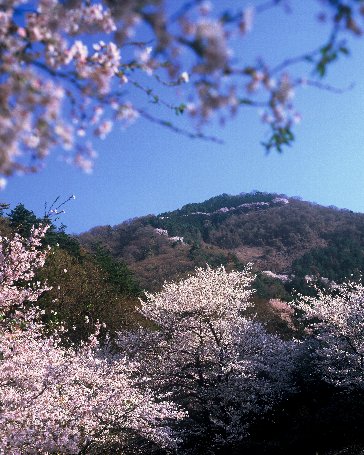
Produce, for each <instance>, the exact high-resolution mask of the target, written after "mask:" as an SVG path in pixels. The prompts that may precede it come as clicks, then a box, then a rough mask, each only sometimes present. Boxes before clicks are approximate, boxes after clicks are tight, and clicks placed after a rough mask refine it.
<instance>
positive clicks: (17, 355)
mask: <svg viewBox="0 0 364 455" xmlns="http://www.w3.org/2000/svg"><path fill="white" fill-rule="evenodd" d="M45 231H46V228H42V227H40V228H37V229H33V230H32V233H31V236H30V238H29V240H25V239H23V238H21V237H20V236H19V235H15V237H14V239H13V240H10V241H8V240H5V239H1V265H0V274H1V275H0V276H1V282H0V303H1V307H0V309H1V313H2V314H1V313H0V315H1V319H0V453H7V454H14V455H15V454H18V453H56V452H57V453H59V452H61V453H69V454H74V453H90V452H91V453H100V451H103V450H120V449H121V448H123V449H124V452H123V453H127V450H131V452H132V453H135V451H133V442H134V441H135V439H138V438H139V439H141V440H142V441H152V442H153V443H155V444H157V445H159V446H161V447H166V446H173V445H175V444H176V440H175V438H174V437H173V435H172V432H171V430H170V428H169V426H168V422H169V421H170V420H171V419H180V418H183V417H184V413H183V412H180V411H178V409H177V408H176V406H174V405H173V404H171V403H170V402H169V401H167V400H166V399H165V398H164V397H162V396H160V395H159V396H156V395H155V394H154V393H152V392H151V391H149V390H148V389H146V388H144V387H143V384H142V383H141V381H136V380H135V379H133V372H134V370H136V365H135V364H132V363H130V362H128V361H127V360H126V359H125V358H123V357H117V358H115V357H113V356H111V355H107V353H105V352H103V351H102V350H101V348H100V346H99V344H98V341H97V331H96V333H95V334H93V335H92V336H91V337H90V338H89V340H88V341H87V343H84V344H83V345H82V346H81V348H80V349H78V350H76V349H74V348H65V347H62V344H61V339H60V332H58V333H54V334H53V335H48V336H45V335H44V327H43V325H42V323H41V322H40V310H39V309H38V308H36V307H35V308H34V307H33V309H26V308H25V307H24V303H25V302H26V301H36V300H37V298H38V297H39V295H40V293H42V292H44V290H46V287H45V286H41V285H40V284H39V283H36V285H35V286H33V285H32V284H31V283H32V280H33V278H34V274H35V271H36V269H37V268H39V267H41V266H42V265H43V263H44V259H45V255H46V254H45V253H42V252H40V251H39V250H38V247H39V246H40V243H41V240H42V238H43V237H44V234H45ZM98 328H99V327H96V329H98ZM59 330H62V329H61V328H60V329H59ZM134 449H135V447H134Z"/></svg>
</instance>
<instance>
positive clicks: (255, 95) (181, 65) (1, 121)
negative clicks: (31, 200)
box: [0, 0, 364, 175]
mask: <svg viewBox="0 0 364 455" xmlns="http://www.w3.org/2000/svg"><path fill="white" fill-rule="evenodd" d="M216 3H218V2H216ZM255 3H256V5H255V7H245V8H244V7H242V8H241V9H236V8H239V7H240V5H239V6H238V7H237V6H236V5H234V9H233V8H231V9H224V8H223V7H222V6H221V5H218V4H216V5H214V2H208V1H202V0H192V1H186V2H172V1H169V0H125V1H116V0H1V2H0V76H1V79H0V173H1V174H3V175H11V174H12V173H14V172H19V171H22V172H24V171H34V170H36V169H38V168H39V166H40V165H41V164H42V162H43V160H44V158H45V157H46V156H47V154H48V153H49V151H50V150H51V149H52V148H53V147H56V146H61V147H63V148H64V149H65V150H66V159H67V160H68V161H70V162H73V163H75V164H76V165H78V166H80V167H81V168H83V169H84V170H86V171H87V170H90V169H91V168H92V159H93V157H94V156H95V151H94V150H93V146H92V143H91V141H90V138H91V136H92V135H96V136H98V137H100V138H104V137H105V136H106V135H107V134H108V133H109V132H110V131H111V129H112V128H113V123H114V122H115V121H119V122H122V124H124V125H128V124H129V123H131V122H133V121H134V120H136V118H137V117H139V116H142V117H145V118H147V119H149V120H151V121H154V122H157V123H159V124H161V125H164V126H165V127H167V128H171V129H173V130H175V131H176V132H179V133H182V134H187V135H189V136H191V137H205V136H203V134H202V133H201V131H200V127H201V125H202V124H203V123H204V122H205V121H207V120H209V119H210V118H211V116H212V115H213V114H214V113H218V115H219V118H220V120H222V121H223V120H224V119H225V118H227V117H228V116H230V115H232V114H235V113H236V112H237V110H238V109H239V108H241V107H244V106H245V107H246V106H253V107H257V108H258V109H260V110H261V112H262V119H263V121H264V122H266V123H267V124H268V125H269V127H270V129H271V136H270V139H269V140H268V141H267V142H266V144H265V146H266V148H267V149H268V150H270V149H271V148H273V149H274V148H275V149H277V150H279V151H280V150H281V149H282V146H284V145H285V144H289V143H290V142H292V140H293V133H292V127H293V125H294V123H295V122H296V121H297V120H298V119H299V114H298V113H297V112H296V109H295V107H294V106H293V103H292V100H293V95H294V91H295V89H296V88H297V87H298V86H300V85H302V84H306V85H307V84H309V85H310V84H311V85H315V86H320V82H319V80H314V81H310V80H308V79H306V78H304V77H295V76H293V75H292V74H291V75H290V74H289V72H288V69H289V67H290V66H291V65H293V64H296V63H300V62H301V63H302V62H304V63H306V64H307V65H308V66H309V70H310V71H311V69H312V67H313V69H314V71H315V72H316V74H317V75H318V76H319V77H322V76H324V75H325V72H326V68H327V65H328V64H329V63H331V62H332V61H334V60H336V59H337V58H338V57H339V56H340V55H342V54H347V53H348V49H347V47H346V46H345V43H343V41H342V39H341V38H340V37H341V32H347V31H349V32H350V33H353V34H356V35H360V34H361V33H362V26H361V22H360V21H361V19H362V17H361V16H362V15H363V12H364V9H363V5H362V2H361V1H359V0H348V1H346V2H340V1H334V0H325V1H321V2H320V5H321V6H320V8H321V9H322V12H321V14H320V19H321V20H326V21H327V22H329V23H332V33H331V34H330V37H329V38H328V40H327V42H326V43H324V44H322V45H321V46H319V47H318V48H317V49H315V50H313V51H312V52H311V51H308V52H307V53H306V54H305V55H302V56H295V57H293V58H292V59H289V60H286V61H284V62H281V63H277V65H276V66H275V67H269V66H268V64H266V63H265V62H264V61H263V60H262V59H259V61H258V62H240V61H239V59H238V57H239V56H233V54H232V52H231V48H232V41H233V40H237V39H240V40H242V43H243V45H244V37H245V35H246V34H248V33H249V32H250V31H251V30H252V28H253V25H254V21H256V20H258V18H259V15H261V14H264V13H265V12H266V11H267V10H269V9H270V8H272V7H280V6H283V7H286V8H287V4H288V1H287V0H262V1H259V2H258V1H257V2H255ZM293 3H294V2H293ZM214 6H216V9H214ZM293 7H294V5H293ZM176 88H177V90H178V95H179V99H180V102H177V104H175V103H174V102H173V101H170V100H171V99H172V100H175V99H176V96H175V92H176ZM171 90H173V96H172V97H171V96H170V94H169V92H170V91H171ZM137 92H140V93H141V94H143V95H145V97H146V98H147V99H148V100H149V101H152V103H155V104H158V105H160V106H162V107H164V108H167V109H170V110H172V111H173V112H175V113H176V114H181V113H183V112H185V111H186V112H188V113H189V114H190V115H191V116H192V118H193V119H194V120H195V124H196V126H197V130H196V132H188V131H185V130H183V129H182V128H180V127H178V126H176V125H174V123H173V122H171V121H170V119H168V120H165V119H163V118H160V117H157V116H155V113H154V112H153V111H152V112H151V111H150V110H146V109H145V108H142V107H141V106H140V105H138V101H137V100H138V96H136V93H137ZM177 99H178V98H177ZM205 138H206V137H205ZM210 139H212V140H214V138H210Z"/></svg>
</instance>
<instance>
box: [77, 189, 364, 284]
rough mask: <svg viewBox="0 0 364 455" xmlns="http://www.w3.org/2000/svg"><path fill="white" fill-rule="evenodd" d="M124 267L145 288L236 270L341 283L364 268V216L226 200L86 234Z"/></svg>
mask: <svg viewBox="0 0 364 455" xmlns="http://www.w3.org/2000/svg"><path fill="white" fill-rule="evenodd" d="M79 239H80V242H81V243H82V244H83V245H84V246H86V247H87V248H88V249H91V250H94V249H95V248H96V246H97V245H102V246H103V247H104V248H106V249H107V250H108V251H109V252H110V253H111V254H112V256H113V257H115V258H117V259H122V260H124V261H125V262H126V263H127V264H128V265H129V267H130V268H131V269H132V270H133V271H134V273H135V274H136V276H138V278H139V281H140V283H141V285H142V287H145V288H149V289H156V288H158V287H160V285H161V284H162V283H163V281H164V280H166V279H167V280H168V279H171V278H180V277H183V276H185V275H186V274H187V273H189V272H191V271H192V270H193V269H194V268H195V266H199V265H204V264H206V263H209V264H210V265H212V266H214V265H219V264H224V265H226V266H227V267H230V268H239V267H240V266H241V265H242V264H243V263H246V262H253V263H254V266H255V268H256V269H257V270H261V271H264V270H270V271H272V272H274V273H276V274H287V275H292V274H293V275H295V276H296V278H295V282H296V284H297V283H298V281H299V280H301V279H302V278H303V277H304V276H306V275H320V276H322V277H326V278H329V279H330V280H338V281H341V280H342V279H344V278H345V277H347V276H349V275H351V274H353V273H354V274H356V273H358V271H359V270H362V269H364V215H363V214H360V213H353V212H350V211H348V210H340V209H337V208H335V207H323V206H320V205H317V204H313V203H310V202H305V201H302V200H299V199H298V198H289V197H287V196H285V195H278V194H270V193H262V192H257V191H256V192H253V193H248V194H244V193H242V194H240V195H237V196H231V195H228V194H222V195H220V196H216V197H213V198H211V199H208V200H207V201H204V202H202V203H193V204H187V205H185V206H183V207H182V208H181V209H178V210H174V211H171V212H166V213H162V214H160V215H158V216H154V215H149V216H146V217H142V218H137V219H134V220H129V221H126V222H124V223H121V224H119V225H116V226H114V227H111V226H100V227H96V228H93V229H91V230H90V231H88V232H86V233H84V234H82V235H81V236H80V237H79Z"/></svg>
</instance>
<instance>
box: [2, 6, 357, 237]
mask: <svg viewBox="0 0 364 455" xmlns="http://www.w3.org/2000/svg"><path fill="white" fill-rule="evenodd" d="M225 3H226V4H228V3H230V4H231V2H228V1H226V2H225ZM251 3H253V4H254V2H251ZM292 4H293V5H296V7H295V13H294V14H293V15H291V16H286V15H285V14H284V13H282V11H278V10H277V11H274V12H271V13H269V14H266V15H265V16H264V17H261V18H260V19H259V22H258V23H257V25H256V28H255V29H254V31H253V33H252V35H251V36H250V37H249V38H248V39H246V40H245V41H244V44H243V45H241V46H236V47H235V49H234V51H235V54H236V56H237V57H239V56H240V55H242V56H243V57H244V58H243V61H245V62H246V61H249V59H253V56H257V55H263V56H264V57H265V58H266V59H267V60H268V61H269V62H271V63H274V62H279V61H280V60H282V59H283V58H285V57H288V56H292V55H296V54H300V53H301V52H304V51H307V50H309V49H311V48H314V47H316V46H317V44H320V43H321V42H322V41H323V38H324V37H325V36H326V32H327V30H325V27H324V26H320V25H317V23H316V22H315V21H313V20H312V16H314V7H313V5H315V2H314V1H307V2H292ZM351 49H352V56H351V57H349V58H348V59H343V60H342V61H340V62H338V63H336V64H334V65H333V66H332V67H331V70H330V74H329V78H328V79H327V82H330V83H331V84H333V85H336V86H338V87H347V86H349V85H350V84H351V83H352V82H355V87H354V88H353V89H352V90H349V91H347V92H346V93H344V94H341V95H336V94H332V93H328V92H324V91H322V90H317V89H312V88H306V89H303V90H301V91H300V92H298V93H297V96H296V105H297V107H298V110H299V111H300V113H301V114H302V116H303V120H302V123H301V124H300V125H298V127H297V128H296V136H297V140H296V142H295V143H294V145H293V146H292V147H291V148H290V149H287V150H286V151H285V152H284V153H283V154H281V155H279V154H277V153H275V152H272V153H270V154H269V155H266V153H265V152H264V150H263V148H262V147H261V145H260V141H261V140H262V139H263V138H264V134H265V131H266V128H265V126H264V125H262V124H261V122H260V120H259V117H258V115H257V114H256V112H255V111H254V110H250V109H249V110H245V111H244V110H242V111H240V114H239V115H238V116H237V117H236V118H234V119H233V120H232V121H231V122H230V123H228V124H227V125H226V126H225V127H224V128H222V127H220V126H219V125H217V124H211V125H210V126H208V127H207V128H206V129H205V133H206V134H213V135H216V136H219V137H220V138H222V139H223V140H224V141H225V144H224V145H218V144H213V143H209V142H204V141H198V140H191V139H187V138H185V137H182V136H180V135H176V134H174V133H172V132H170V131H167V130H165V129H163V128H162V127H158V126H156V125H154V124H151V123H148V122H147V121H145V120H139V121H138V122H136V123H135V124H134V125H132V126H131V127H130V128H128V129H127V130H125V131H124V130H121V129H120V128H118V127H117V128H115V130H114V131H113V133H112V134H111V135H110V136H109V137H108V138H107V139H106V140H104V141H96V142H95V146H96V148H97V150H98V153H99V157H98V159H97V161H96V164H95V170H94V172H93V173H92V174H91V175H88V174H83V173H82V172H81V171H79V170H78V169H75V168H72V167H71V166H69V165H66V164H64V163H63V162H62V161H61V160H60V158H59V154H57V153H54V154H53V155H52V156H51V157H50V159H49V160H48V163H47V167H46V168H45V169H44V171H42V172H40V173H38V174H35V175H29V176H23V177H19V176H17V177H13V178H10V179H9V182H8V185H7V187H6V189H5V190H4V191H3V192H2V194H1V196H2V197H1V199H2V201H4V202H8V203H10V204H11V206H12V207H14V206H15V205H16V204H17V203H19V202H22V203H24V204H25V206H26V207H27V208H29V209H31V210H34V211H35V212H36V214H38V215H42V213H43V207H44V203H45V202H48V203H50V202H52V201H53V200H54V199H55V198H56V197H57V196H60V197H61V199H62V198H63V199H66V198H67V197H68V196H69V195H70V194H75V195H76V200H75V201H70V203H69V204H68V206H67V207H66V213H65V214H64V215H63V217H62V221H63V222H64V223H65V224H66V225H67V227H68V231H69V232H71V233H78V232H81V231H85V230H87V229H89V228H91V227H93V226H96V225H105V224H110V225H114V224H117V223H120V222H122V221H124V220H126V219H129V218H133V217H137V216H141V215H146V214H149V213H154V214H157V213H160V212H164V211H167V210H173V209H175V208H178V207H180V206H181V205H183V204H186V203H188V202H197V201H203V200H205V199H207V198H209V197H212V196H215V195H218V194H221V193H230V194H237V193H240V192H243V191H244V192H247V191H251V190H253V189H258V190H261V191H271V192H277V193H285V194H287V195H289V196H300V197H302V198H303V199H305V200H309V201H314V202H318V203H320V204H323V205H335V206H338V207H343V208H348V209H351V210H354V211H359V212H364V128H363V124H364V108H363V106H364V38H361V39H353V40H352V41H351Z"/></svg>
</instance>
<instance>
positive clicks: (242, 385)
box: [119, 267, 294, 453]
mask: <svg viewBox="0 0 364 455" xmlns="http://www.w3.org/2000/svg"><path fill="white" fill-rule="evenodd" d="M253 279H254V277H253V276H252V274H251V272H250V269H249V268H247V269H246V270H245V271H243V272H230V273H228V272H226V271H225V269H224V268H223V267H220V268H218V269H216V270H212V269H210V268H207V269H206V270H204V269H197V270H196V274H195V276H191V277H189V278H187V279H186V280H184V281H181V282H179V283H173V282H172V283H168V284H165V285H164V286H163V289H162V291H161V292H159V293H157V294H147V298H146V300H142V301H141V309H140V311H141V313H142V314H143V315H144V316H145V317H146V318H147V320H148V321H150V322H151V323H152V324H153V325H154V326H155V327H156V329H157V330H156V331H153V332H150V331H149V332H148V331H146V330H141V332H140V333H139V334H135V335H134V339H133V338H132V337H131V336H130V334H120V340H119V341H120V345H121V346H122V347H123V348H126V349H127V350H128V351H129V353H130V355H132V356H133V357H134V359H136V360H137V361H140V364H141V365H142V372H143V371H148V372H149V374H150V378H151V381H152V383H153V385H154V387H156V388H157V390H160V391H162V392H165V391H168V392H170V393H171V396H172V397H173V398H174V399H175V400H176V401H177V402H178V403H180V404H182V405H183V406H184V407H185V408H186V409H187V410H188V412H189V415H190V417H191V419H192V421H193V422H192V423H190V425H191V427H190V428H189V431H190V433H194V434H195V435H197V436H198V437H197V439H198V440H199V441H200V443H202V444H203V442H201V441H205V443H206V440H207V441H208V447H209V450H212V452H213V450H215V449H214V448H216V447H218V446H221V445H225V444H228V443H232V442H236V441H238V440H239V439H242V438H243V437H244V436H246V427H247V424H248V421H249V417H251V416H254V415H257V414H259V413H261V412H264V411H266V410H267V409H269V407H271V406H272V404H273V403H275V402H276V401H277V400H278V399H279V398H280V397H281V396H282V394H283V392H284V391H285V392H287V390H289V388H290V386H291V383H290V380H289V373H290V371H291V370H292V359H293V355H294V354H293V352H294V349H293V348H294V346H293V344H292V343H289V342H284V341H282V340H280V339H279V338H278V337H276V336H273V335H269V334H268V333H267V332H266V331H265V329H264V327H263V326H262V325H261V324H259V323H257V322H254V321H253V320H251V319H248V318H247V317H246V316H244V312H245V310H246V309H247V308H248V307H250V306H251V302H250V298H251V296H252V291H251V283H252V280H253ZM199 453H201V452H199ZM204 453H205V452H204ZM206 453H207V452H206ZM213 453H215V452H213Z"/></svg>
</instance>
